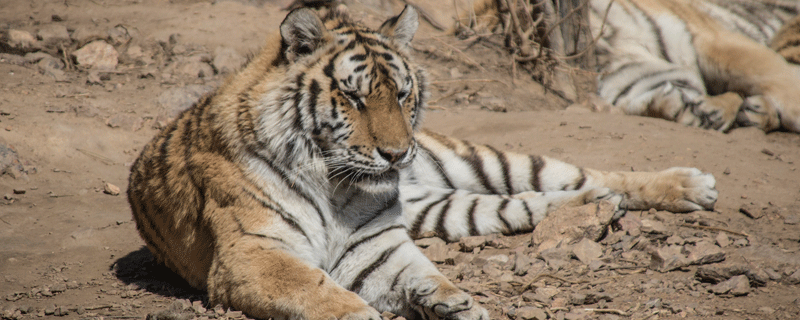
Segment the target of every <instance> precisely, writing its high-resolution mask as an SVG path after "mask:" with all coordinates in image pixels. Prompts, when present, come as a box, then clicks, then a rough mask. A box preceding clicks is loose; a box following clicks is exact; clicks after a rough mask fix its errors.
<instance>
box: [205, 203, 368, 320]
mask: <svg viewBox="0 0 800 320" xmlns="http://www.w3.org/2000/svg"><path fill="white" fill-rule="evenodd" d="M225 211H226V210H225V209H218V210H217V212H216V213H217V214H215V215H214V216H215V217H219V221H216V222H218V223H215V224H214V226H216V227H217V228H218V229H217V230H214V233H215V234H217V235H224V236H218V237H217V239H216V240H217V241H216V243H215V249H214V252H213V260H212V264H211V268H210V270H209V273H208V280H207V290H208V295H209V302H210V303H211V304H212V305H213V304H217V303H220V304H222V305H225V306H228V307H232V308H235V309H238V310H241V311H243V312H244V313H246V314H247V315H249V316H251V317H256V318H262V319H269V318H275V319H286V318H288V319H309V320H311V319H317V320H328V319H330V318H331V317H335V318H336V319H354V320H355V319H371V320H379V319H381V316H380V314H379V313H378V312H377V311H376V310H375V309H374V308H372V307H370V306H369V305H367V303H366V302H365V301H364V300H363V299H361V298H360V297H359V296H358V295H356V294H355V293H353V292H350V291H348V290H346V289H344V288H343V287H341V286H340V285H338V284H337V283H336V282H335V281H334V280H333V279H331V277H330V276H329V275H328V274H327V273H325V272H324V271H323V270H321V269H319V268H315V267H313V266H310V265H309V264H307V263H306V262H305V261H303V260H301V259H300V258H298V255H296V254H293V253H292V252H293V251H292V250H291V249H290V248H288V247H287V246H289V245H288V244H287V242H285V241H282V240H280V238H278V237H271V236H267V235H260V234H257V233H254V232H249V231H248V230H246V228H247V226H249V224H248V223H247V222H250V221H243V222H241V223H238V222H239V221H238V219H239V218H236V219H233V218H232V217H235V216H237V214H238V216H239V217H240V218H241V217H243V216H245V215H241V212H234V211H232V210H231V211H229V212H225ZM262 211H263V210H262ZM262 213H263V212H262ZM223 219H229V220H230V221H221V220H223ZM223 226H224V227H223ZM237 226H238V227H237ZM223 229H226V230H223ZM222 248H225V249H224V250H222Z"/></svg>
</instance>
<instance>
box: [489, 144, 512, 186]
mask: <svg viewBox="0 0 800 320" xmlns="http://www.w3.org/2000/svg"><path fill="white" fill-rule="evenodd" d="M486 147H487V148H488V149H489V150H490V151H492V153H494V156H495V158H497V161H498V162H500V168H501V169H502V172H503V184H504V186H505V188H506V189H505V190H504V192H503V193H502V194H511V193H514V188H513V187H512V186H511V167H510V166H509V164H508V158H507V157H506V154H505V153H502V152H500V151H499V150H497V149H495V148H494V147H492V146H490V145H486Z"/></svg>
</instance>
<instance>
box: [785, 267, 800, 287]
mask: <svg viewBox="0 0 800 320" xmlns="http://www.w3.org/2000/svg"><path fill="white" fill-rule="evenodd" d="M786 283H788V284H793V285H794V284H800V269H797V271H795V272H793V273H792V274H791V275H789V276H788V277H786Z"/></svg>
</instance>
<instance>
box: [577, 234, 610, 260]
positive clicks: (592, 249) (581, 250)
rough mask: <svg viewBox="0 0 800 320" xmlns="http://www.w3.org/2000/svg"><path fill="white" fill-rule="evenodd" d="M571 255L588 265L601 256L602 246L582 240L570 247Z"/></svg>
mask: <svg viewBox="0 0 800 320" xmlns="http://www.w3.org/2000/svg"><path fill="white" fill-rule="evenodd" d="M572 253H573V254H575V257H577V258H578V260H580V261H581V262H583V264H589V263H590V262H592V260H596V259H598V258H600V257H601V256H602V255H603V246H601V245H600V244H599V243H597V242H594V241H592V240H589V239H586V238H583V240H581V241H580V242H578V243H576V244H575V245H573V246H572Z"/></svg>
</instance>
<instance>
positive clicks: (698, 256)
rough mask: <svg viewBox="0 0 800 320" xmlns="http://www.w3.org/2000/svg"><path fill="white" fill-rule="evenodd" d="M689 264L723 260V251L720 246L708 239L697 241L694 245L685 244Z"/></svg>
mask: <svg viewBox="0 0 800 320" xmlns="http://www.w3.org/2000/svg"><path fill="white" fill-rule="evenodd" d="M686 249H688V250H689V256H688V258H689V261H690V263H691V264H708V263H715V262H720V261H722V260H725V252H724V251H722V249H721V248H720V247H718V246H717V245H715V244H712V243H710V242H708V241H701V242H698V243H697V244H696V245H694V246H687V247H686Z"/></svg>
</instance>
